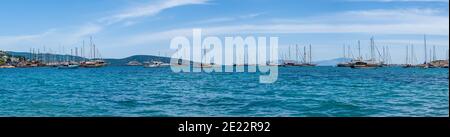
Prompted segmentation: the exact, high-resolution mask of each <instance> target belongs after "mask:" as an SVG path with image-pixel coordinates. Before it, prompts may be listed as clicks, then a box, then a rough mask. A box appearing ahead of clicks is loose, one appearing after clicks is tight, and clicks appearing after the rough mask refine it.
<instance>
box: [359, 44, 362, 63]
mask: <svg viewBox="0 0 450 137" xmlns="http://www.w3.org/2000/svg"><path fill="white" fill-rule="evenodd" d="M358 57H359V59H361V58H362V57H361V41H359V40H358Z"/></svg>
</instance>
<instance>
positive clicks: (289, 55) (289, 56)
mask: <svg viewBox="0 0 450 137" xmlns="http://www.w3.org/2000/svg"><path fill="white" fill-rule="evenodd" d="M288 52H289V53H288V58H289V60H291V45H289V51H288Z"/></svg>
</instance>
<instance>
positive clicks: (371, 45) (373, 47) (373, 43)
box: [370, 37, 375, 63]
mask: <svg viewBox="0 0 450 137" xmlns="http://www.w3.org/2000/svg"><path fill="white" fill-rule="evenodd" d="M370 60H371V61H372V63H374V62H375V42H374V39H373V37H372V38H370Z"/></svg>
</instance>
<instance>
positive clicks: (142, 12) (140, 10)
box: [99, 0, 208, 24]
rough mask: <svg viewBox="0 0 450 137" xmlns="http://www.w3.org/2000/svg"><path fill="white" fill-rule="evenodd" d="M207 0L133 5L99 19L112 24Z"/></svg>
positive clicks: (165, 1)
mask: <svg viewBox="0 0 450 137" xmlns="http://www.w3.org/2000/svg"><path fill="white" fill-rule="evenodd" d="M206 2H208V0H164V1H158V2H156V3H152V4H149V5H145V6H142V7H133V8H130V9H128V10H124V11H122V12H121V13H118V14H115V15H111V16H108V17H104V18H101V19H100V20H99V21H100V22H101V23H106V24H113V23H117V22H121V21H124V20H127V19H134V18H139V17H146V16H154V15H156V14H158V13H160V12H162V11H164V10H166V9H170V8H174V7H179V6H185V5H194V4H205V3H206Z"/></svg>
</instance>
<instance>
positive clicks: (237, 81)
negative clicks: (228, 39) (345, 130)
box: [0, 66, 449, 117]
mask: <svg viewBox="0 0 450 137" xmlns="http://www.w3.org/2000/svg"><path fill="white" fill-rule="evenodd" d="M261 75H262V74H261V73H174V72H172V70H171V69H170V68H169V67H167V68H144V67H139V66H138V67H129V66H109V67H104V68H79V69H57V68H15V69H0V117H185V116H187V117H241V116H242V117H448V116H449V70H448V69H442V68H433V69H421V68H407V69H406V68H401V67H387V68H376V69H351V68H337V67H280V68H279V76H278V80H277V81H276V82H275V83H271V84H263V83H260V81H259V77H260V76H261Z"/></svg>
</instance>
